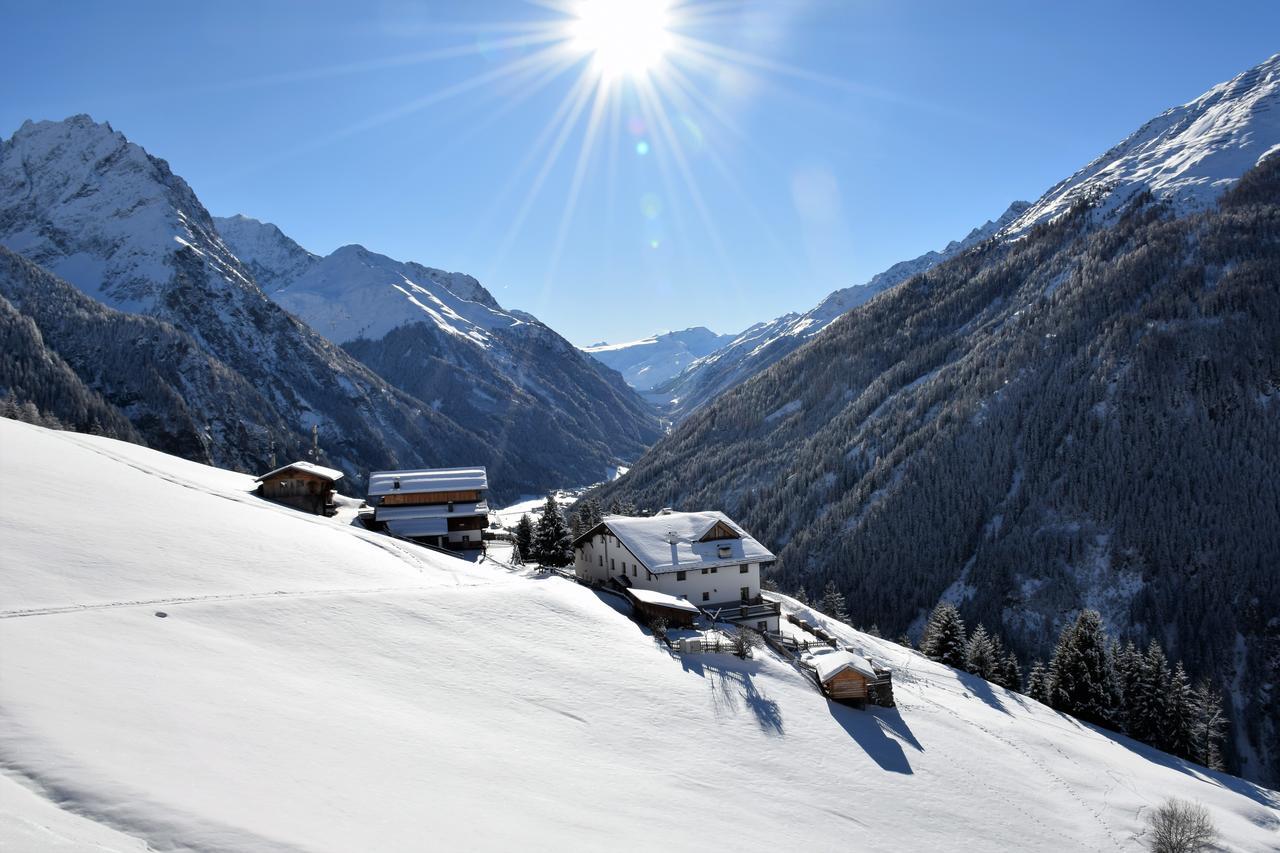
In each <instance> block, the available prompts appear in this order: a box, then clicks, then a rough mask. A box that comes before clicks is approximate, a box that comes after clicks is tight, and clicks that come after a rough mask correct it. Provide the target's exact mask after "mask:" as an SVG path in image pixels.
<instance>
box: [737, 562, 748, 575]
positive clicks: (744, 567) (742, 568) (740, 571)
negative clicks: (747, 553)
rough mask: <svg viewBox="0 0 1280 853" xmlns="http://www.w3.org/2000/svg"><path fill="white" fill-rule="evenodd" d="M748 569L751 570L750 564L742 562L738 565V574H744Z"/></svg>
mask: <svg viewBox="0 0 1280 853" xmlns="http://www.w3.org/2000/svg"><path fill="white" fill-rule="evenodd" d="M749 571H751V566H750V565H749V564H748V563H743V564H742V565H741V566H738V574H740V575H745V574H746V573H747V572H749Z"/></svg>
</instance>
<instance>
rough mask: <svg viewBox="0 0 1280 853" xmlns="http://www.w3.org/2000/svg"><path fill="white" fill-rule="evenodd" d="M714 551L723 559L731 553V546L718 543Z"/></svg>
mask: <svg viewBox="0 0 1280 853" xmlns="http://www.w3.org/2000/svg"><path fill="white" fill-rule="evenodd" d="M716 552H717V553H718V554H719V556H720V559H722V560H723V559H725V558H727V557H728V556H729V555H730V554H732V553H733V548H731V547H730V546H728V545H720V546H719V547H717V548H716Z"/></svg>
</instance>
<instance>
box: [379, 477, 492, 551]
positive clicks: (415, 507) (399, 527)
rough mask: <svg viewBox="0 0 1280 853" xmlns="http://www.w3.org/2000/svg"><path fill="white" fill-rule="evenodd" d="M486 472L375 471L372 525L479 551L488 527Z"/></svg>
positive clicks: (431, 542)
mask: <svg viewBox="0 0 1280 853" xmlns="http://www.w3.org/2000/svg"><path fill="white" fill-rule="evenodd" d="M488 488H489V477H488V474H486V473H485V469H484V468H432V469H427V470H422V471H375V472H374V473H372V474H370V475H369V497H368V501H367V502H368V504H369V506H371V507H373V520H374V524H375V525H377V526H378V527H386V529H387V530H389V531H390V532H392V533H394V534H396V535H397V536H403V537H405V538H406V539H413V540H415V541H418V542H422V543H424V544H427V545H435V546H437V547H442V548H453V549H468V548H479V547H480V546H481V545H482V544H483V542H482V540H483V534H484V530H485V528H486V527H488V526H489V505H488V503H486V501H485V492H486V491H487V490H488Z"/></svg>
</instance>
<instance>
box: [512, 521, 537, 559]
mask: <svg viewBox="0 0 1280 853" xmlns="http://www.w3.org/2000/svg"><path fill="white" fill-rule="evenodd" d="M516 552H517V553H518V554H519V555H520V559H521V560H528V559H530V558H531V557H532V556H533V522H532V521H531V520H530V519H529V514H528V513H525V514H524V515H522V516H520V521H518V522H517V523H516Z"/></svg>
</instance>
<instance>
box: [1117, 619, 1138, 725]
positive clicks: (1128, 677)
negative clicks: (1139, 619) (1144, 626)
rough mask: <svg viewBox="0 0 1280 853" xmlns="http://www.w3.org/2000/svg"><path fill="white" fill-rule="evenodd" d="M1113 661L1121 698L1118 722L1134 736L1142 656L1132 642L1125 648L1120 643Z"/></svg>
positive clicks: (1125, 645)
mask: <svg viewBox="0 0 1280 853" xmlns="http://www.w3.org/2000/svg"><path fill="white" fill-rule="evenodd" d="M1111 660H1112V667H1113V668H1114V669H1115V673H1116V694H1117V695H1118V696H1119V697H1120V706H1119V709H1118V710H1117V712H1116V722H1117V724H1119V726H1120V727H1121V728H1122V729H1123V730H1124V732H1125V733H1126V734H1130V735H1132V734H1133V733H1134V732H1133V725H1134V722H1133V721H1134V719H1135V718H1136V712H1135V711H1134V708H1135V706H1136V705H1137V703H1138V695H1139V692H1140V691H1141V686H1142V654H1141V653H1140V652H1139V651H1138V649H1137V648H1136V647H1135V646H1134V645H1133V641H1132V640H1130V641H1129V642H1127V643H1125V644H1124V646H1123V647H1121V646H1120V645H1119V644H1118V643H1117V644H1115V645H1113V646H1112V651H1111ZM1135 737H1136V735H1135Z"/></svg>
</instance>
